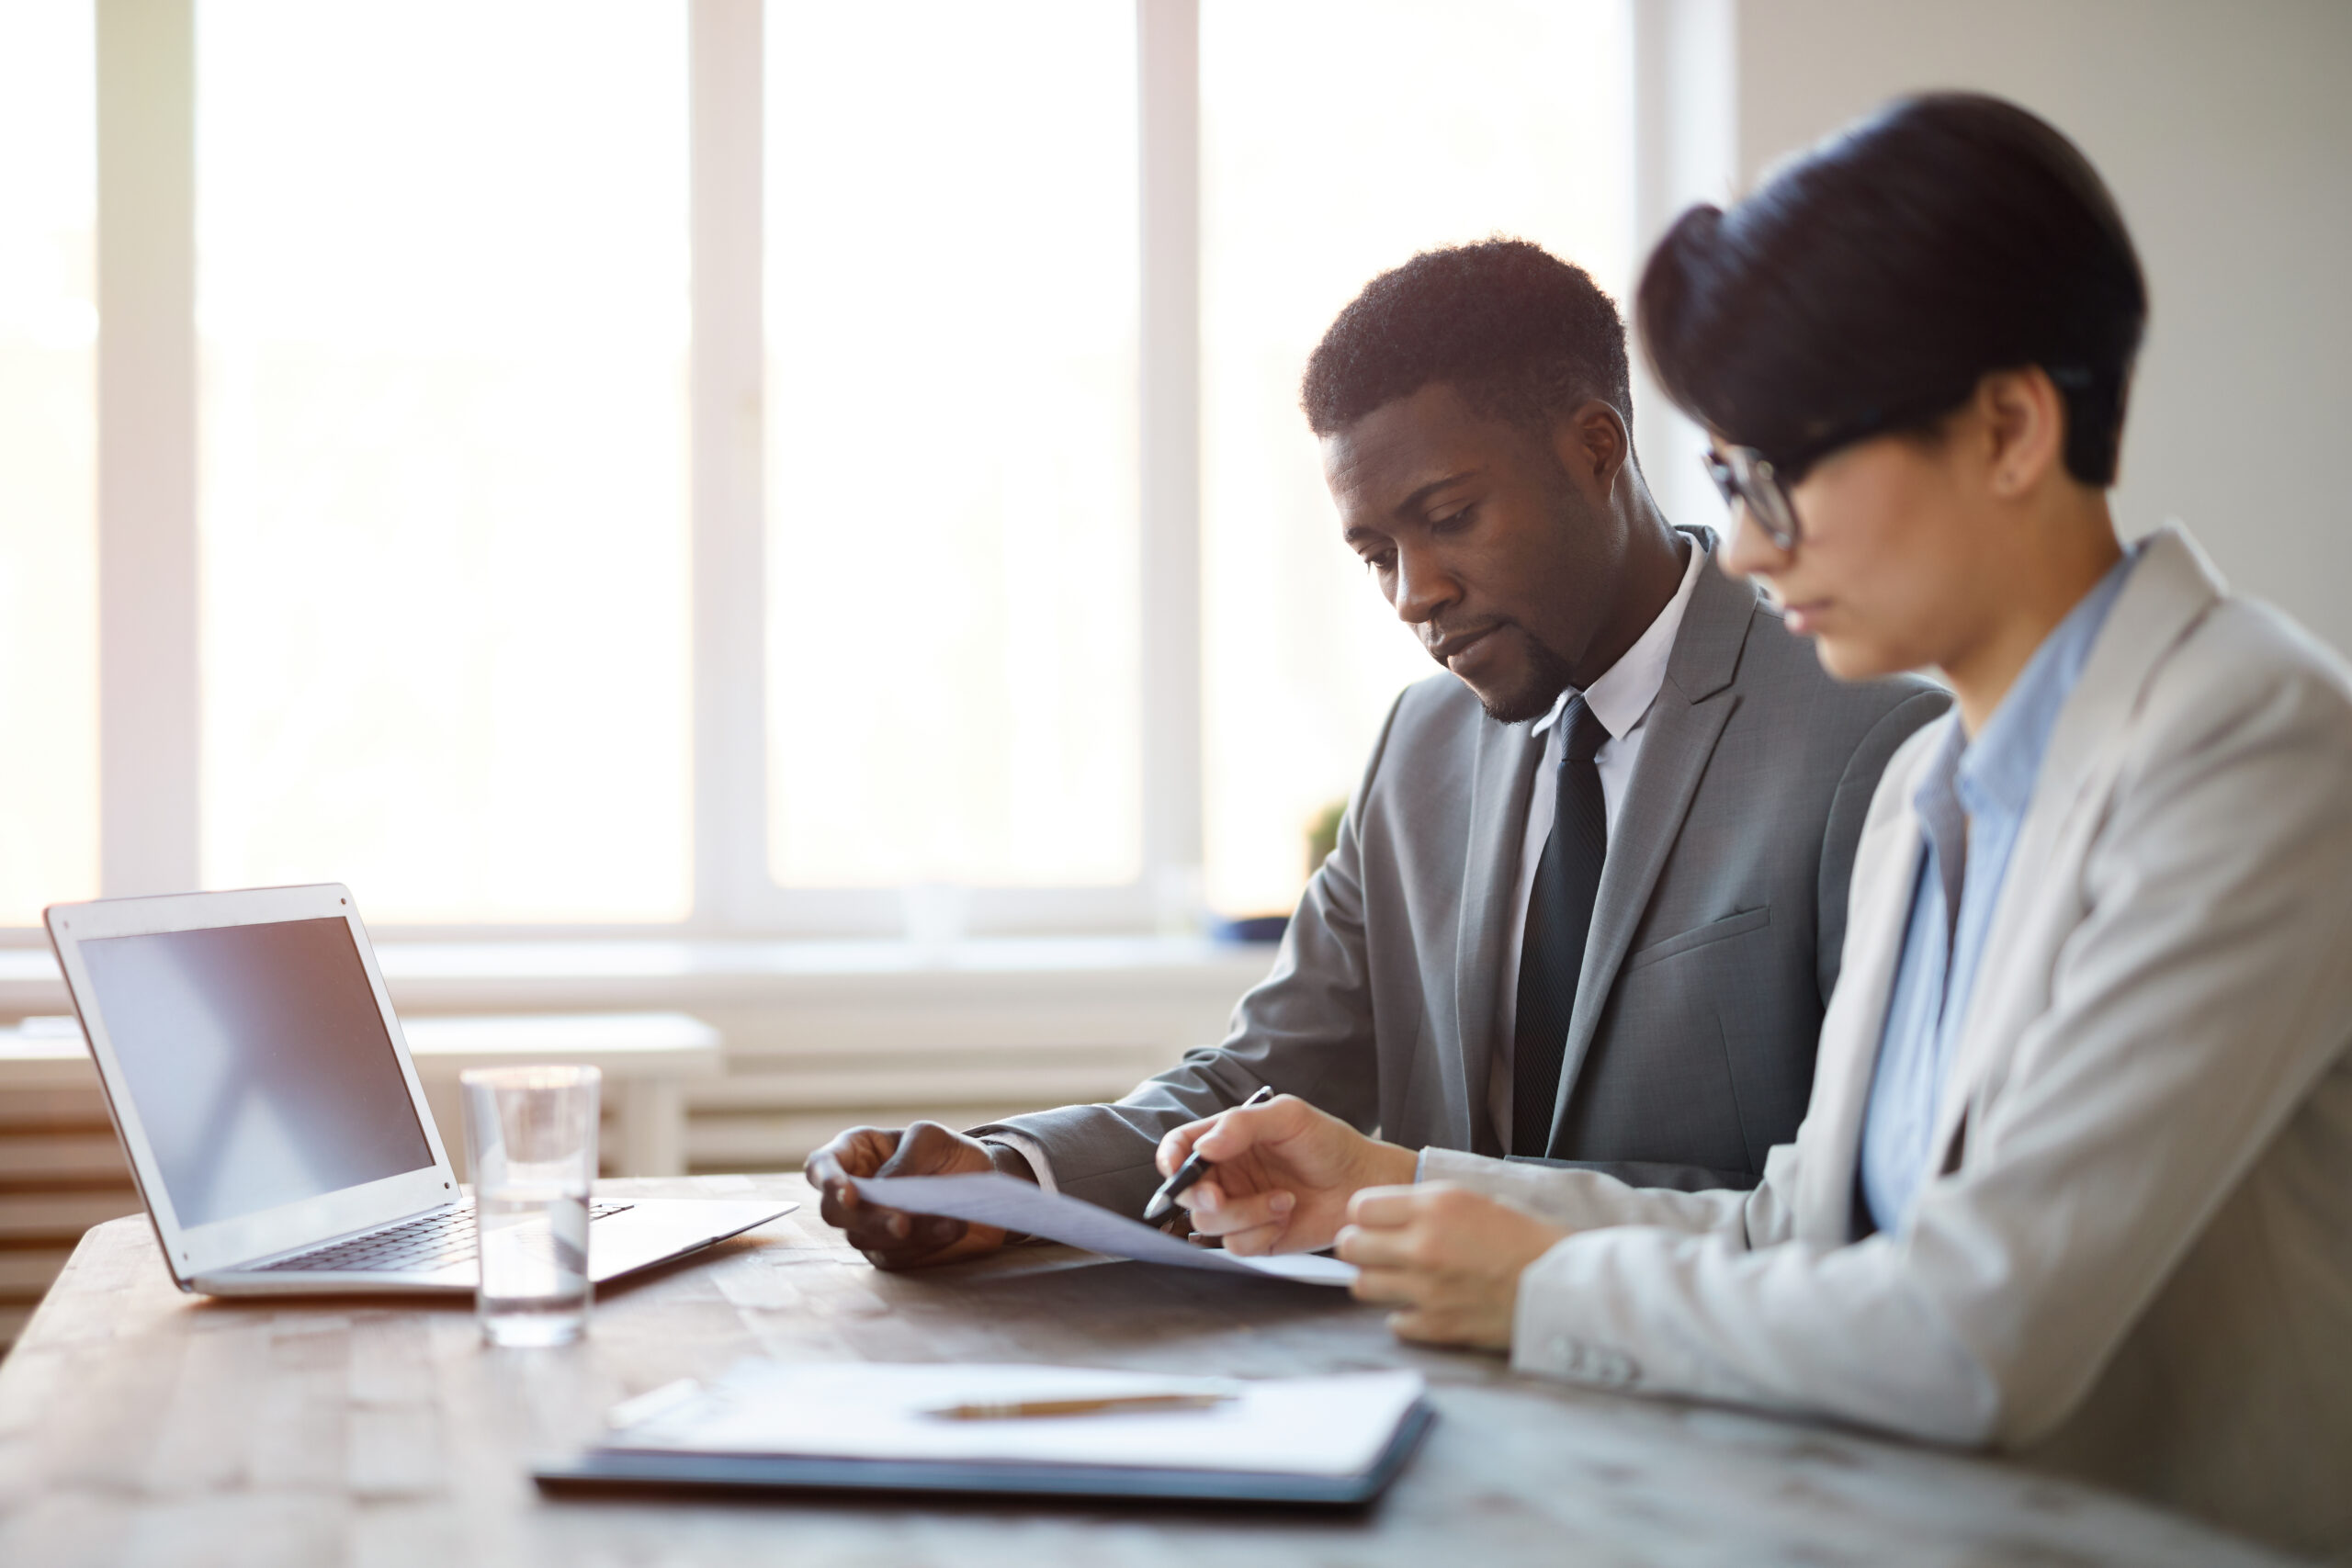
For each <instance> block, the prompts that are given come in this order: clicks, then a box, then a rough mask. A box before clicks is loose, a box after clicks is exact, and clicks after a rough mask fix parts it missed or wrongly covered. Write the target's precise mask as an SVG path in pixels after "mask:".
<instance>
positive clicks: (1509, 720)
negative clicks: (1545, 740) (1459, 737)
mask: <svg viewBox="0 0 2352 1568" xmlns="http://www.w3.org/2000/svg"><path fill="white" fill-rule="evenodd" d="M1511 630H1513V631H1515V632H1517V633H1518V634H1519V635H1520V636H1521V637H1525V638H1526V639H1527V676H1526V679H1524V680H1522V681H1521V682H1519V684H1518V685H1516V686H1515V687H1513V688H1512V689H1511V690H1510V691H1508V692H1498V693H1497V694H1494V695H1493V696H1488V695H1487V694H1485V693H1483V692H1480V691H1478V690H1477V689H1476V687H1472V688H1471V691H1472V694H1473V695H1475V696H1476V697H1477V699H1478V705H1479V706H1480V707H1483V708H1485V709H1486V710H1487V717H1488V718H1491V719H1493V720H1494V721H1495V722H1496V723H1497V724H1530V723H1532V722H1533V721H1534V720H1536V719H1539V718H1542V717H1543V716H1544V715H1545V714H1547V713H1550V712H1551V711H1552V705H1554V704H1555V703H1556V702H1558V701H1559V700H1560V694H1561V693H1562V692H1565V691H1566V690H1567V689H1568V661H1567V660H1565V659H1563V658H1561V657H1560V656H1559V655H1558V654H1556V653H1555V652H1553V651H1552V650H1551V649H1548V648H1546V647H1544V645H1543V643H1542V642H1540V641H1538V640H1537V639H1536V638H1535V637H1534V636H1533V635H1532V634H1531V633H1529V632H1528V631H1527V630H1526V629H1524V628H1523V627H1519V626H1514V627H1512V628H1511Z"/></svg>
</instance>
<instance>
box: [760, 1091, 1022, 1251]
mask: <svg viewBox="0 0 2352 1568" xmlns="http://www.w3.org/2000/svg"><path fill="white" fill-rule="evenodd" d="M995 1153H996V1151H995V1150H993V1149H991V1148H990V1147H989V1145H986V1144H983V1143H981V1142H980V1141H979V1140H978V1138H967V1137H966V1136H965V1135H964V1134H961V1133H958V1132H955V1131H952V1130H951V1129H949V1128H946V1127H943V1126H941V1125H940V1124H939V1123H938V1122H916V1123H915V1124H914V1125H913V1126H911V1127H909V1128H907V1129H906V1130H905V1131H903V1132H901V1131H899V1129H898V1128H895V1127H852V1128H851V1129H850V1130H849V1131H848V1132H846V1133H842V1134H838V1135H837V1136H836V1137H834V1139H833V1141H832V1142H831V1143H829V1144H827V1145H825V1146H824V1147H823V1148H821V1149H819V1150H818V1151H817V1152H816V1153H815V1154H812V1155H810V1156H809V1164H808V1168H807V1171H808V1177H809V1185H810V1186H812V1187H814V1188H816V1189H817V1190H820V1192H822V1193H823V1194H824V1202H823V1203H822V1204H821V1205H820V1207H819V1209H818V1213H820V1214H821V1215H823V1216H824V1221H825V1223H826V1224H829V1225H839V1226H840V1227H841V1228H842V1230H845V1231H847V1232H848V1233H849V1244H850V1245H851V1246H852V1247H855V1248H857V1249H858V1250H859V1251H860V1252H863V1253H864V1254H865V1257H866V1260H867V1261H868V1262H870V1263H872V1264H873V1265H874V1266H875V1267H876V1268H877V1269H915V1268H921V1267H922V1266H923V1265H925V1264H930V1263H945V1262H947V1261H948V1260H950V1259H951V1258H969V1257H971V1256H973V1255H974V1254H975V1253H981V1252H993V1251H995V1250H996V1249H997V1248H998V1247H1002V1246H1003V1245H1004V1232H1002V1231H1001V1230H999V1229H998V1228H997V1227H996V1226H994V1225H975V1224H966V1223H965V1222H964V1221H962V1220H956V1219H949V1218H947V1217H945V1216H944V1215H936V1214H910V1213H903V1212H901V1211H899V1210H898V1209H885V1208H883V1207H881V1206H880V1205H879V1204H876V1203H868V1202H866V1201H865V1200H864V1199H862V1198H860V1197H859V1196H858V1195H857V1189H856V1188H854V1187H853V1186H851V1185H850V1180H849V1179H850V1178H851V1177H853V1176H969V1175H976V1174H978V1173H981V1172H985V1171H990V1170H1002V1171H1005V1172H1006V1173H1008V1174H1011V1175H1016V1176H1021V1177H1024V1178H1026V1179H1030V1180H1033V1181H1034V1180H1035V1179H1036V1178H1035V1176H1033V1175H1031V1173H1030V1170H1029V1166H1028V1162H1027V1161H1025V1160H1023V1159H1022V1158H1021V1156H1018V1155H1016V1154H1013V1153H1012V1151H1011V1150H1006V1151H1004V1160H1003V1162H1002V1163H1001V1164H1000V1163H999V1162H998V1161H997V1160H996V1159H995V1158H994V1157H993V1156H994V1155H995Z"/></svg>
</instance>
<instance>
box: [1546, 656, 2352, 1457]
mask: <svg viewBox="0 0 2352 1568" xmlns="http://www.w3.org/2000/svg"><path fill="white" fill-rule="evenodd" d="M2205 651H2206V652H2207V653H2208V654H2209V655H2210V654H2211V653H2212V652H2213V650H2211V649H2207V650H2205ZM2232 651H2236V650H2224V651H2223V653H2222V657H2223V658H2227V657H2229V655H2230V652H2232ZM2113 777H2114V778H2115V780H2116V782H2115V784H2114V787H2113V789H2112V790H2111V792H2110V793H2109V795H2107V797H2106V799H2105V802H2104V804H2105V807H2106V811H2107V815H2106V818H2105V819H2104V820H2103V821H2101V822H2099V823H2098V825H2097V827H2096V828H2095V829H2094V830H2093V833H2092V837H2091V839H2090V840H2089V846H2088V849H2087V852H2086V853H2085V855H2084V856H2083V858H2082V860H2081V862H2080V876H2079V884H2078V890H2079V896H2080V897H2081V899H2082V908H2081V912H2080V916H2079V919H2076V920H2075V922H2074V923H2073V924H2072V926H2071V928H2070V929H2066V930H2064V931H2059V932H2056V933H2054V934H2053V937H2052V942H2051V943H2050V944H2049V946H2048V948H2047V949H2045V950H2043V951H2041V952H2039V953H2035V954H2032V955H2031V956H2030V960H2029V961H2032V962H2046V963H2047V964H2049V965H2050V967H2049V970H2048V971H2047V975H2048V990H2047V997H2048V1002H2047V1005H2046V1006H2045V1007H2044V1008H2043V1009H2042V1010H2041V1011H2040V1012H2039V1013H2037V1014H2035V1015H2034V1016H2033V1017H2032V1019H2031V1021H2030V1022H2029V1023H2028V1024H2027V1025H2026V1026H2025V1027H2024V1028H2023V1029H2022V1030H2021V1031H2020V1032H2018V1034H2017V1035H2015V1036H2014V1037H2013V1038H2012V1041H2011V1042H2010V1043H2009V1044H2008V1045H2007V1051H2006V1055H2005V1057H2004V1061H2005V1062H2006V1064H2007V1067H2006V1077H1997V1078H1987V1079H1985V1081H1984V1082H1983V1083H1981V1084H1980V1085H1978V1087H1977V1088H1976V1089H1975V1094H1976V1098H1975V1100H1973V1101H1972V1103H1971V1106H1970V1117H1969V1122H1968V1123H1967V1127H1966V1144H1965V1147H1964V1152H1963V1153H1962V1156H1961V1158H1960V1159H1959V1161H1958V1165H1957V1168H1956V1169H1952V1170H1950V1171H1947V1172H1945V1173H1943V1174H1941V1175H1939V1176H1936V1177H1934V1178H1932V1179H1930V1180H1928V1182H1927V1183H1925V1184H1924V1185H1923V1186H1922V1188H1921V1190H1920V1194H1919V1198H1918V1201H1917V1207H1916V1209H1915V1210H1914V1213H1913V1214H1912V1217H1911V1220H1910V1222H1909V1224H1908V1225H1907V1226H1906V1228H1905V1229H1904V1230H1903V1231H1901V1232H1899V1233H1896V1234H1892V1235H1889V1234H1881V1235H1873V1236H1871V1237H1870V1238H1869V1239H1867V1240H1863V1241H1860V1242H1857V1243H1853V1244H1851V1245H1846V1246H1826V1245H1821V1244H1818V1243H1815V1242H1812V1241H1808V1240H1804V1239H1796V1240H1789V1241H1784V1242H1782V1243H1781V1245H1778V1246H1770V1247H1749V1246H1748V1245H1747V1238H1746V1236H1745V1235H1742V1234H1741V1233H1740V1232H1739V1231H1738V1230H1736V1229H1733V1228H1729V1227H1721V1226H1718V1227H1715V1228H1712V1229H1708V1230H1705V1231H1703V1232H1701V1233H1698V1234H1692V1233H1691V1231H1690V1230H1689V1229H1687V1228H1686V1229H1683V1230H1679V1231H1678V1230H1669V1229H1665V1228H1659V1227H1658V1226H1657V1224H1656V1216H1654V1215H1652V1214H1650V1213H1645V1205H1644V1204H1639V1203H1635V1202H1633V1201H1625V1200H1623V1199H1620V1200H1618V1201H1616V1202H1614V1203H1613V1204H1611V1205H1607V1207H1609V1208H1611V1210H1613V1211H1614V1213H1617V1214H1618V1215H1621V1216H1622V1217H1623V1218H1624V1219H1628V1220H1634V1221H1637V1222H1638V1223H1637V1224H1634V1225H1632V1226H1619V1227H1616V1228H1607V1229H1596V1230H1590V1231H1587V1232H1584V1233H1583V1234H1579V1235H1573V1236H1571V1237H1569V1238H1568V1239H1566V1241H1563V1242H1561V1243H1560V1244H1559V1245H1558V1246H1556V1247H1554V1248H1553V1249H1552V1250H1551V1251H1550V1252H1548V1253H1546V1254H1545V1255H1544V1257H1543V1258H1539V1259H1538V1260H1537V1261H1536V1262H1535V1263H1534V1264H1533V1265H1532V1266H1530V1268H1529V1269H1527V1270H1526V1272H1525V1273H1524V1274H1523V1275H1522V1276H1521V1282H1520V1292H1519V1301H1518V1306H1519V1314H1518V1318H1517V1321H1516V1325H1515V1328H1514V1336H1513V1345H1512V1358H1513V1361H1514V1364H1516V1365H1517V1366H1519V1367H1521V1368H1522V1369H1524V1370H1528V1371H1540V1372H1546V1373H1550V1374H1553V1375H1557V1376H1564V1377H1569V1378H1575V1379H1578V1380H1581V1381H1589V1382H1604V1383H1612V1384H1620V1385H1638V1386H1641V1387H1644V1388H1647V1389H1651V1390H1655V1391H1657V1392H1661V1393H1678V1394H1687V1395H1694V1396H1698V1397H1702V1398H1708V1399H1716V1400H1724V1401H1731V1402H1736V1403H1742V1404H1752V1405H1758V1406H1763V1407H1767V1408H1776V1409H1781V1410H1788V1411H1801V1412H1809V1413H1815V1414H1822V1415H1827V1416H1837V1417H1841V1418H1845V1419H1849V1420H1853V1421H1858V1422H1862V1423H1866V1424H1869V1425H1871V1426H1875V1427H1883V1428H1887V1429H1891V1430H1894V1431H1896V1432H1901V1433H1905V1434H1908V1435H1911V1436H1915V1437H1919V1438H1929V1439H1934V1440H1940V1441H1946V1442H1955V1443H1969V1444H1977V1443H1994V1444H1997V1445H2001V1446H2009V1447H2014V1446H2020V1445H2023V1444H2025V1443H2028V1442H2030V1441H2031V1440H2032V1439H2034V1438H2036V1437H2038V1436H2040V1435H2042V1434H2045V1433H2047V1432H2048V1431H2050V1430H2051V1429H2052V1428H2053V1427H2055V1426H2056V1425H2057V1424H2058V1423H2059V1422H2060V1421H2062V1420H2063V1419H2064V1417H2065V1416H2067V1415H2068V1414H2069V1413H2070V1412H2071V1411H2072V1410H2073V1408H2074V1407H2075V1405H2076V1404H2078V1403H2079V1402H2080V1401H2081V1400H2082V1398H2083V1397H2084V1396H2085V1394H2086V1391H2087V1390H2088V1389H2089V1387H2090V1386H2091V1383H2092V1382H2093V1380H2094V1379H2096V1378H2097V1376H2098V1374H2099V1372H2100V1371H2101V1370H2102V1369H2103V1368H2104V1367H2105V1365H2106V1364H2107V1362H2108V1360H2109V1358H2110V1356H2111V1355H2112V1354H2113V1352H2114V1351H2115V1350H2116V1348H2117V1347H2118V1346H2119V1345H2120V1342H2121V1340H2122V1338H2123V1337H2124V1336H2125V1335H2126V1333H2127V1332H2128V1331H2129V1330H2130V1328H2131V1325H2132V1324H2133V1322H2134V1321H2135V1320H2136V1319H2137V1318H2138V1316H2139V1315H2140V1314H2141V1313H2142V1312H2143V1310H2144V1309H2145V1308H2146V1306H2147V1305H2148V1303H2150V1302H2151V1300H2152V1299H2153V1298H2154V1296H2155V1294H2156V1292H2158V1290H2159V1289H2160V1287H2161V1286H2162V1285H2163V1283H2164V1281H2165V1279H2166V1278H2167V1276H2168V1275H2169V1274H2170V1273H2171V1272H2172V1271H2173V1269H2175V1268H2176V1266H2177V1264H2178V1263H2179V1261H2180V1260H2181V1258H2183V1256H2184V1255H2185V1254H2186V1252H2187V1250H2188V1248H2189V1247H2190V1246H2191V1245H2192V1244H2193V1243H2194V1241H2195V1239H2196V1238H2197V1237H2198V1236H2199V1234H2200V1232H2201V1231H2202V1229H2203V1228H2204V1226H2205V1225H2206V1224H2207V1222H2208V1221H2209V1220H2210V1219H2211V1216H2212V1215H2213V1214H2214V1213H2215V1212H2216V1211H2217V1209H2218V1208H2219V1207H2220V1206H2221V1204H2222V1202H2223V1201H2225V1200H2226V1199H2227V1198H2228V1196H2229V1195H2230V1194H2231V1192H2232V1191H2233V1190H2234V1189H2235V1188H2236V1186H2237V1185H2238V1183H2239V1181H2240V1180H2241V1179H2242V1178H2244V1177H2245V1174H2246V1172H2247V1171H2248V1170H2249V1169H2250V1168H2252V1167H2253V1165H2254V1163H2255V1161H2256V1159H2257V1158H2258V1157H2260V1156H2261V1155H2262V1154H2263V1152H2264V1150H2265V1149H2266V1147H2267V1146H2268V1145H2270V1144H2271V1143H2272V1141H2273V1140H2274V1139H2276V1138H2277V1137H2278V1135H2279V1134H2280V1132H2281V1130H2282V1128H2284V1127H2285V1126H2286V1124H2287V1123H2288V1121H2289V1119H2290V1117H2293V1116H2294V1115H2296V1113H2297V1112H2298V1111H2299V1109H2300V1108H2301V1106H2302V1105H2303V1103H2304V1102H2305V1101H2306V1100H2307V1099H2310V1098H2312V1096H2313V1094H2314V1090H2315V1089H2316V1087H2317V1086H2319V1085H2320V1083H2321V1080H2322V1079H2323V1077H2324V1076H2325V1075H2327V1074H2328V1073H2329V1072H2330V1071H2331V1069H2334V1070H2335V1071H2338V1072H2341V1071H2343V1070H2344V1067H2343V1066H2342V1064H2343V1063H2344V1062H2345V1060H2346V1051H2347V1043H2348V1042H2352V964H2346V963H2345V962H2344V961H2343V943H2344V933H2345V932H2346V931H2347V930H2352V790H2347V789H2346V787H2345V783H2344V781H2345V780H2346V778H2352V715H2348V714H2347V711H2346V702H2345V698H2344V694H2343V693H2342V692H2341V690H2340V689H2339V688H2338V687H2336V686H2335V684H2334V683H2333V682H2330V681H2328V680H2325V679H2323V678H2321V677H2319V676H2317V675H2315V674H2313V673H2312V672H2311V671H2309V670H2308V669H2306V670H2304V671H2299V672H2290V674H2288V675H2287V676H2286V677H2284V678H2281V677H2280V676H2279V674H2278V664H2277V662H2276V661H2272V662H2271V663H2270V666H2269V669H2268V671H2267V672H2265V671H2259V670H2257V671H2252V672H2250V673H2249V674H2248V676H2247V678H2245V679H2243V680H2239V681H2234V682H2232V681H2209V682H2206V683H2205V686H2204V689H2203V690H2202V691H2200V692H2199V694H2197V697H2196V699H2195V700H2192V701H2177V702H2175V703H2174V704H2172V705H2171V709H2170V717H2169V719H2168V720H2167V721H2165V722H2162V723H2159V722H2157V721H2155V720H2153V719H2151V720H2150V721H2149V723H2148V726H2147V727H2146V732H2144V733H2143V737H2142V739H2138V740H2134V741H2131V742H2130V743H2129V744H2128V750H2127V751H2126V752H2125V754H2124V755H2123V756H2122V758H2121V759H2120V761H2118V763H2117V764H2116V772H2115V773H2114V775H2113ZM2036 870H2037V868H2035V867H2031V866H2024V865H2019V866H2016V867H2013V868H2012V870H2011V873H2010V874H2011V875H2012V876H2029V875H2033V874H2036ZM1985 979H1986V981H1987V982H1996V979H1997V977H1996V976H1994V975H1992V974H1991V973H1990V972H1987V974H1986V976H1985ZM1975 1005H1979V1006H1982V1005H1985V1000H1984V995H1983V994H1982V993H1980V995H1979V997H1978V998H1977V1002H1976V1004H1975ZM1802 1146H1803V1145H1802V1140H1801V1142H1800V1145H1798V1148H1799V1149H1801V1148H1802ZM1779 1152H1780V1151H1776V1153H1779ZM1790 1152H1791V1153H1792V1156H1793V1154H1794V1152H1795V1151H1790ZM1774 1184H1775V1183H1774V1182H1773V1179H1771V1178H1770V1177H1768V1181H1767V1185H1768V1186H1771V1185H1774ZM1643 1196H1644V1197H1646V1195H1643Z"/></svg>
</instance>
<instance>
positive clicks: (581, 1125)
mask: <svg viewBox="0 0 2352 1568" xmlns="http://www.w3.org/2000/svg"><path fill="white" fill-rule="evenodd" d="M603 1077H604V1075H603V1074H602V1073H600V1072H598V1071H597V1070H596V1069H595V1068H594V1067H476V1068H474V1069H472V1070H471V1071H469V1072H467V1073H464V1074H461V1075H460V1076H459V1077H458V1083H459V1084H460V1085H461V1086H462V1088H463V1092H464V1095H465V1101H466V1155H467V1158H468V1160H469V1163H470V1164H471V1166H472V1168H473V1178H474V1217H475V1231H476V1233H477V1235H479V1237H480V1247H481V1286H480V1288H479V1289H478V1291H477V1292H476V1293H475V1296H474V1307H475V1312H476V1314H477V1315H478V1316H479V1317H480V1318H481V1336H482V1338H483V1339H484V1340H485V1341H486V1342H488V1343H489V1344H492V1345H515V1346H537V1345H568V1344H570V1343H571V1341H573V1340H575V1339H577V1338H579V1337H580V1336H581V1334H582V1332H583V1331H584V1330H585V1329H586V1328H587V1326H588V1299H589V1278H588V1193H589V1189H590V1186H591V1184H592V1183H594V1180H595V1179H596V1115H597V1105H596V1101H597V1091H598V1089H599V1087H600V1085H601V1083H602V1080H603Z"/></svg>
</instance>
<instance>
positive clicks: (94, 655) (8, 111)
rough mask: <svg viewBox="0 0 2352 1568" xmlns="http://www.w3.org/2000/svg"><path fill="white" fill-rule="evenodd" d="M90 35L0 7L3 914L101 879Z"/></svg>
mask: <svg viewBox="0 0 2352 1568" xmlns="http://www.w3.org/2000/svg"><path fill="white" fill-rule="evenodd" d="M95 38H96V32H95V24H94V20H93V17H92V12H91V7H90V6H89V4H87V0H83V3H80V4H76V3H74V0H50V3H47V4H42V5H9V6H0V726H5V729H6V736H7V745H8V763H7V766H6V767H5V768H0V925H31V924H35V923H37V922H38V921H39V920H40V909H41V906H42V905H44V904H48V903H52V902H55V901H57V900H61V899H69V898H86V897H92V896H93V895H95V894H96V892H97V889H98V696H97V688H98V679H97V676H98V670H97V663H98V648H97V625H98V622H97V380H96V378H97V326H98V310H97V276H96V250H95V248H94V240H95V235H96V227H97V148H96V137H97V130H96V127H97V106H96V61H95V58H94V50H95Z"/></svg>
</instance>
